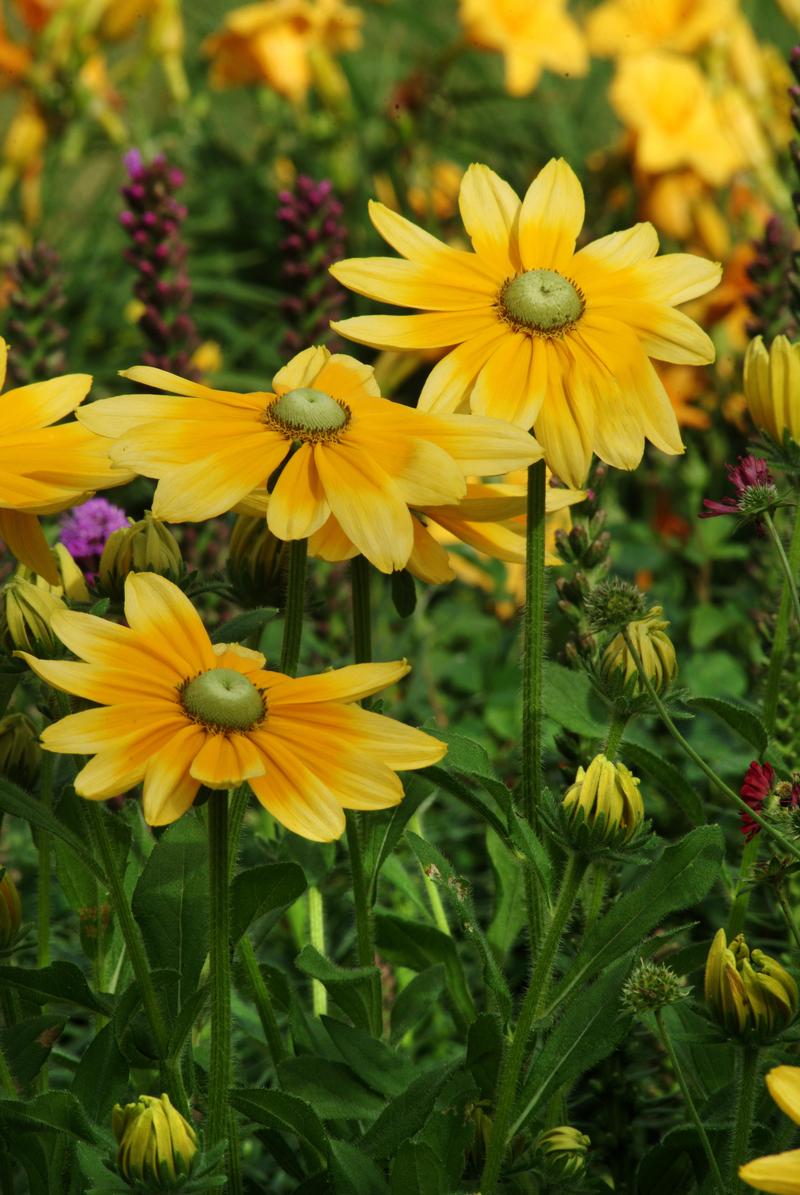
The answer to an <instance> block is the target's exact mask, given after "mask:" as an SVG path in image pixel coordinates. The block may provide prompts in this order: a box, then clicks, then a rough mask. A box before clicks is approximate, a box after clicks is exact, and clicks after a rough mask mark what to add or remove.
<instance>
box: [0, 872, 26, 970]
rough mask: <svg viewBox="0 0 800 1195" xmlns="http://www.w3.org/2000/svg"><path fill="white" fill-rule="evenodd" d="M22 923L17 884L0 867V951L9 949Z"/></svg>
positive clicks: (8, 873)
mask: <svg viewBox="0 0 800 1195" xmlns="http://www.w3.org/2000/svg"><path fill="white" fill-rule="evenodd" d="M21 925H22V904H21V903H20V899H19V892H18V891H17V885H16V884H15V883H14V881H13V880H12V878H11V874H10V872H8V871H4V870H1V869H0V951H2V950H10V949H11V947H12V946H13V945H14V943H15V942H16V940H17V937H18V936H19V927H20V926H21Z"/></svg>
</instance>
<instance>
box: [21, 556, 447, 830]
mask: <svg viewBox="0 0 800 1195" xmlns="http://www.w3.org/2000/svg"><path fill="white" fill-rule="evenodd" d="M125 618H126V620H127V623H128V625H127V626H117V625H116V624H115V623H111V622H107V621H105V620H104V619H102V618H96V617H95V616H94V615H91V614H77V613H75V612H73V611H64V612H62V613H59V614H57V615H54V616H53V629H54V631H55V632H56V634H57V635H58V636H59V638H60V639H61V640H62V641H63V642H64V643H65V644H66V646H67V647H68V648H69V649H70V651H72V652H74V654H75V655H76V656H78V657H80V660H79V662H72V661H63V660H60V661H51V660H37V659H36V657H35V656H32V655H30V654H28V653H27V652H20V653H19V654H20V655H21V656H22V658H23V659H25V660H27V662H28V664H29V665H30V667H31V668H32V669H33V671H34V672H35V673H36V674H37V676H39V677H41V679H42V680H44V681H46V682H47V683H48V684H50V685H53V686H54V687H55V688H57V689H63V690H64V691H65V692H67V693H73V694H75V695H76V696H77V697H82V698H83V699H84V700H86V701H95V702H98V703H100V704H101V708H99V709H90V710H83V711H82V712H81V713H78V714H70V715H69V716H68V717H66V718H62V719H61V721H59V722H54V723H53V724H52V725H51V726H48V727H47V729H46V730H45V731H44V732H43V734H42V740H41V741H42V746H43V747H44V748H45V749H46V750H48V751H55V752H61V753H66V754H75V755H81V754H83V755H93V756H94V758H93V759H91V760H90V761H89V763H88V764H86V766H85V767H84V768H83V769H82V770H81V771H80V772H79V773H78V775H77V777H76V778H75V791H76V792H77V793H78V794H79V795H80V796H82V797H86V798H87V799H88V800H90V801H104V800H106V799H107V798H109V797H113V796H116V795H117V794H119V793H122V792H125V791H126V790H127V789H129V788H132V787H133V786H134V785H136V784H139V783H140V781H144V788H143V806H144V816H145V820H146V821H147V822H149V824H150V825H152V826H164V825H168V824H169V823H170V822H174V821H175V820H176V819H177V818H179V817H180V816H181V814H183V813H185V812H186V810H187V809H188V808H189V806H190V805H191V804H192V802H193V801H194V798H195V796H196V795H197V790H198V789H199V787H200V785H201V784H205V785H207V786H209V787H210V788H230V787H233V786H234V785H237V784H241V783H243V782H244V781H247V782H248V783H249V785H250V787H251V789H252V790H253V792H254V793H255V795H256V797H257V798H258V800H259V801H260V802H261V804H262V805H263V806H264V808H265V809H267V810H269V812H270V813H271V814H272V815H273V817H275V818H276V819H277V820H278V821H279V822H282V823H283V825H284V826H286V827H287V828H288V829H289V830H292V831H294V833H295V834H301V835H302V836H303V837H304V838H310V839H313V840H314V841H318V842H327V841H329V840H331V839H333V838H338V837H339V835H340V834H341V833H342V831H343V830H344V825H345V819H344V812H343V811H344V809H386V808H388V807H389V806H391V805H397V804H398V802H399V801H401V800H402V797H403V787H402V784H401V783H400V780H399V779H398V777H397V776H396V775H395V772H397V771H406V770H409V769H415V768H424V767H427V766H428V765H429V764H433V763H436V762H437V761H438V760H439V759H441V758H442V756H443V755H444V750H445V749H444V747H443V745H442V744H441V743H439V742H438V741H437V740H436V739H433V738H431V737H430V736H429V735H426V734H423V733H422V731H419V730H415V729H413V728H412V727H410V726H404V725H402V724H400V723H397V722H394V721H392V719H391V718H385V717H383V716H382V715H380V714H374V713H369V712H368V711H366V710H362V709H360V708H359V707H358V706H356V705H353V704H352V703H353V702H357V701H359V700H360V699H361V698H363V697H368V696H370V694H372V693H377V692H378V691H379V690H380V689H384V688H386V686H387V685H390V684H393V683H394V682H395V681H398V680H400V678H401V677H403V676H405V675H406V673H407V672H408V671H409V666H408V664H407V663H406V662H405V660H399V661H395V662H393V663H389V664H353V665H351V666H350V667H347V668H337V669H334V670H332V671H331V672H326V673H324V674H323V675H321V676H306V677H302V678H300V679H294V678H292V677H288V676H284V675H283V674H282V673H280V672H268V671H266V670H265V668H264V657H263V656H262V655H261V653H260V652H257V651H251V650H249V649H248V648H245V647H240V646H239V645H238V644H234V645H230V644H217V645H213V644H212V643H211V640H210V639H209V637H208V634H207V632H206V630H205V628H204V626H203V624H202V622H201V621H200V616H199V615H198V613H197V611H196V610H195V608H194V607H193V606H192V604H191V602H190V601H189V599H188V598H187V597H186V595H185V594H184V593H182V592H181V590H180V589H178V587H177V586H176V585H173V584H172V582H171V581H168V580H167V579H166V578H165V577H159V576H157V575H156V574H155V573H131V574H130V575H129V576H128V578H127V579H126V582H125Z"/></svg>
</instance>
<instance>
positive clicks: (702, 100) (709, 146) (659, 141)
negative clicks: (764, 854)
mask: <svg viewBox="0 0 800 1195" xmlns="http://www.w3.org/2000/svg"><path fill="white" fill-rule="evenodd" d="M609 97H610V99H611V104H612V106H613V108H614V110H615V111H616V113H617V115H618V116H619V118H620V120H622V121H623V123H624V124H626V125H627V126H628V128H630V129H632V130H633V131H634V132H635V133H636V150H635V153H636V165H637V166H638V167H639V168H640V169H641V170H646V171H649V172H651V173H654V174H659V173H661V172H663V171H665V170H674V169H676V168H677V167H679V166H691V168H692V169H693V170H695V171H696V172H697V174H698V175H699V176H700V178H702V179H704V180H705V182H708V183H711V184H712V185H713V186H717V187H718V186H724V184H725V183H727V182H729V181H730V179H731V178H732V176H733V175H734V174H735V172H736V171H737V170H740V169H742V167H743V166H744V165H745V159H744V156H743V154H742V151H741V149H740V148H739V146H738V145H737V143H736V142H735V141H734V139H733V138H732V137H731V136H730V135H729V132H728V129H727V126H726V122H725V117H724V113H723V112H722V110H721V109H720V108H719V107H718V106H717V105H716V104H715V102H714V99H713V97H712V95H711V91H710V89H709V86H708V82H707V81H706V78H705V76H704V75H703V73H702V71H701V70H700V68H699V67H698V66H697V65H696V64H695V63H694V62H691V61H689V59H687V58H679V57H678V56H677V55H675V54H666V53H660V52H652V53H649V54H641V55H638V56H637V57H635V58H626V59H624V60H623V61H622V62H621V63H620V65H619V68H618V70H617V74H616V76H615V78H614V80H613V82H612V84H611V89H610V91H609Z"/></svg>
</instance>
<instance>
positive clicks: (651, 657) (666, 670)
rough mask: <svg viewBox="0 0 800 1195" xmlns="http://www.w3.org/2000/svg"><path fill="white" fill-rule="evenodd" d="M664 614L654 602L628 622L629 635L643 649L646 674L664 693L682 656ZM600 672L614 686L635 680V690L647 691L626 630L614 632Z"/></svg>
mask: <svg viewBox="0 0 800 1195" xmlns="http://www.w3.org/2000/svg"><path fill="white" fill-rule="evenodd" d="M661 614H662V609H661V607H660V606H653V608H652V609H651V610H649V611H648V613H647V614H646V615H645V617H644V618H636V619H634V620H633V622H630V623H628V635H629V636H630V638H631V640H632V642H633V646H634V647H635V648H636V650H637V652H638V653H639V659H640V660H641V661H642V665H643V666H644V671H645V675H646V677H647V679H648V680H649V681H650V683H651V685H652V686H653V688H654V689H655V690H656V692H658V693H663V692H664V690H665V689H667V688H668V687H669V685H670V684H671V683H672V681H674V679H675V677H676V676H677V675H678V659H677V656H676V655H675V648H674V646H673V643H672V640H671V639H670V637H669V635H668V634H667V627H668V626H669V623H668V622H667V620H666V619H665V618H662V617H661ZM600 672H601V675H602V676H603V678H604V679H605V681H606V683H607V684H609V685H611V686H612V687H613V686H619V687H620V688H624V687H627V686H628V684H629V683H631V688H632V690H633V693H634V694H640V693H644V692H646V686H645V684H644V682H643V680H642V679H641V677H640V676H639V666H638V664H637V663H636V660H635V658H634V656H633V654H632V653H631V651H630V649H629V647H628V644H627V643H626V642H625V636H624V635H623V634H622V632H620V633H619V634H617V635H615V636H614V638H613V639H612V640H611V642H610V643H609V644H608V646H607V647H606V649H605V651H604V652H603V655H602V658H601V660H600ZM634 678H635V679H634Z"/></svg>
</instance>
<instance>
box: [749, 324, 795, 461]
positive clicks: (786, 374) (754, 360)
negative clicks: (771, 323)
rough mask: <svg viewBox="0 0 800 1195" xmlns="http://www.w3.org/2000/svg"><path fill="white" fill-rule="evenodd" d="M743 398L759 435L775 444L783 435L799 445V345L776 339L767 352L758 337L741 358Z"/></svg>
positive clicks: (783, 338)
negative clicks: (768, 436)
mask: <svg viewBox="0 0 800 1195" xmlns="http://www.w3.org/2000/svg"><path fill="white" fill-rule="evenodd" d="M744 395H745V398H746V400H747V407H748V410H749V411H750V417H751V419H752V420H753V423H754V424H755V425H756V427H757V428H758V429H759V431H765V432H767V433H768V434H769V435H770V436H771V437H772V439H773V440H775V441H777V443H778V444H780V443H781V441H782V440H783V435H784V432H788V433H789V435H790V436H791V438H792V439H793V440H795V441H798V442H800V344H792V343H791V342H790V341H789V340H787V339H786V337H785V336H776V337H775V339H774V340H773V341H772V344H771V345H770V347H769V348H768V349H767V348H766V347H765V345H764V341H763V339H762V337H761V336H757V337H756V338H755V340H751V341H750V343H749V345H748V346H747V352H746V353H745V357H744Z"/></svg>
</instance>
